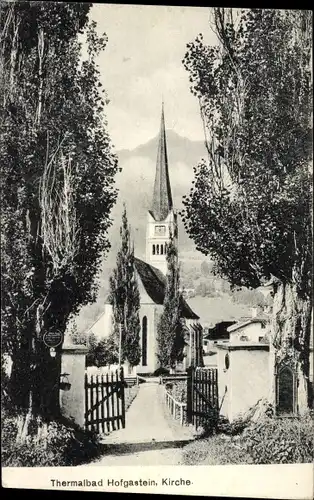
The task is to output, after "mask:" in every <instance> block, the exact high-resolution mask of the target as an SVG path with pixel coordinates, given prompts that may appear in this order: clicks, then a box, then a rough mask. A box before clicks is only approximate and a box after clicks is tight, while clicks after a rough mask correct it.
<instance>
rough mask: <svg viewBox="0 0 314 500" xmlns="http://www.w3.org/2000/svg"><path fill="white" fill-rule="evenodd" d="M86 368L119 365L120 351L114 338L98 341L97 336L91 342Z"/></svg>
mask: <svg viewBox="0 0 314 500" xmlns="http://www.w3.org/2000/svg"><path fill="white" fill-rule="evenodd" d="M88 347H89V349H88V353H87V356H86V366H97V367H99V366H108V365H112V364H116V363H118V350H117V345H116V343H115V342H114V338H113V337H112V336H109V337H108V338H104V339H101V340H99V339H97V338H96V337H95V336H93V338H91V339H90V340H89V343H88Z"/></svg>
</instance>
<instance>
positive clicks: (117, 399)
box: [85, 368, 125, 433]
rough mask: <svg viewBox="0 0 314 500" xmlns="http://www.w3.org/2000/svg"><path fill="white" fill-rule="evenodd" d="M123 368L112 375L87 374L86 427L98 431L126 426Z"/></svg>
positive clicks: (102, 431) (108, 430) (107, 430)
mask: <svg viewBox="0 0 314 500" xmlns="http://www.w3.org/2000/svg"><path fill="white" fill-rule="evenodd" d="M124 389H125V381H124V376H123V368H121V369H120V373H119V371H118V370H116V372H115V373H111V374H110V375H108V374H106V375H91V376H90V377H88V375H87V374H85V429H86V430H92V431H94V432H97V433H104V432H110V431H112V430H116V429H120V428H121V427H122V428H124V427H125V393H124Z"/></svg>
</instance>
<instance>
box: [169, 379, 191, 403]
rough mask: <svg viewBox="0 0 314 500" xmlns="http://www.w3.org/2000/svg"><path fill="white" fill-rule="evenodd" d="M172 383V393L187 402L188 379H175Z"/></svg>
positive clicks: (175, 397)
mask: <svg viewBox="0 0 314 500" xmlns="http://www.w3.org/2000/svg"><path fill="white" fill-rule="evenodd" d="M171 383H172V388H171V389H170V392H171V395H172V396H173V397H174V399H176V400H177V401H180V403H186V400H187V390H186V389H187V388H186V381H181V380H178V381H174V382H171Z"/></svg>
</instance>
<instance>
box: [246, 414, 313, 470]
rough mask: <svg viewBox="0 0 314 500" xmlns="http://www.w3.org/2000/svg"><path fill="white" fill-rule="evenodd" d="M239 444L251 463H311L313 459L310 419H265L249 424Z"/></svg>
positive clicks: (305, 417) (311, 421) (307, 417)
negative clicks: (250, 458)
mask: <svg viewBox="0 0 314 500" xmlns="http://www.w3.org/2000/svg"><path fill="white" fill-rule="evenodd" d="M241 440H242V442H243V445H244V447H245V449H246V451H247V452H248V453H249V454H250V455H251V457H252V459H253V463H255V464H292V463H312V462H313V460H314V420H313V415H312V414H311V413H309V414H307V415H306V416H304V417H303V418H267V417H264V418H262V419H261V420H259V421H257V422H256V423H252V424H250V425H249V426H248V427H247V428H246V429H245V430H244V432H243V435H242V439H241Z"/></svg>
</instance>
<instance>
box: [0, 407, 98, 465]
mask: <svg viewBox="0 0 314 500" xmlns="http://www.w3.org/2000/svg"><path fill="white" fill-rule="evenodd" d="M17 423H18V416H15V415H9V414H7V413H5V414H4V412H2V418H1V444H2V450H1V457H2V465H3V466H4V467H53V466H70V465H79V464H81V463H85V462H87V461H89V460H90V459H91V458H95V457H97V456H98V454H99V446H98V440H97V438H96V436H95V435H93V434H92V433H89V432H85V431H83V430H81V429H78V428H76V427H72V426H71V424H70V423H67V424H65V423H62V422H57V421H51V422H49V423H48V424H47V428H46V434H45V435H44V436H42V437H41V438H38V435H37V431H38V426H34V430H33V432H30V435H28V436H27V438H26V440H25V442H23V443H19V442H17V441H16V437H17V431H18V427H17ZM42 425H43V424H42V423H40V424H39V426H42Z"/></svg>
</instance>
